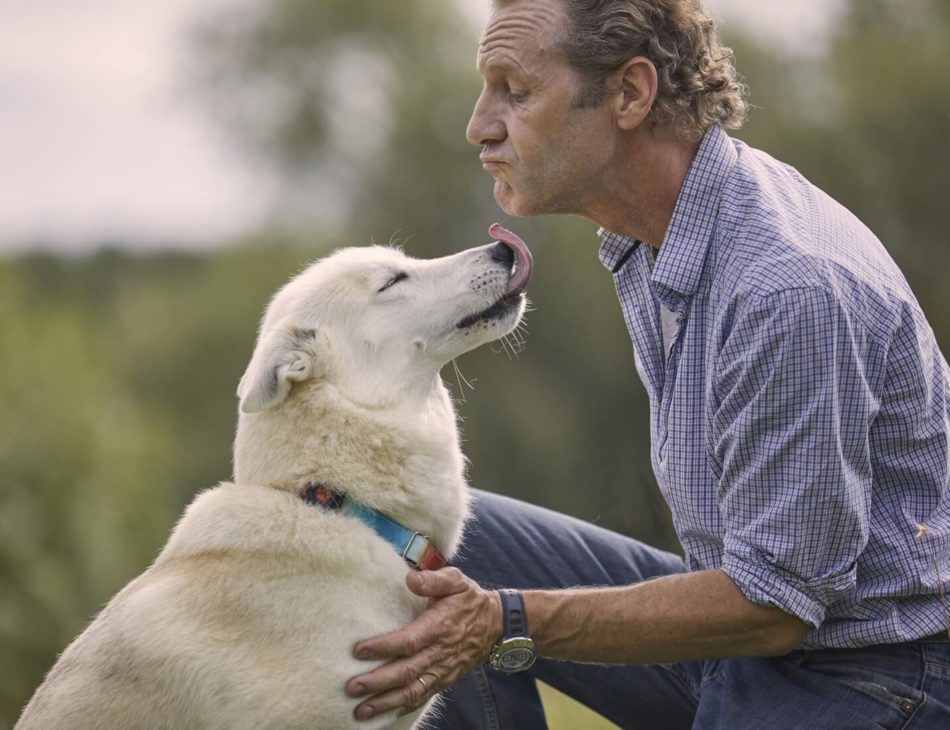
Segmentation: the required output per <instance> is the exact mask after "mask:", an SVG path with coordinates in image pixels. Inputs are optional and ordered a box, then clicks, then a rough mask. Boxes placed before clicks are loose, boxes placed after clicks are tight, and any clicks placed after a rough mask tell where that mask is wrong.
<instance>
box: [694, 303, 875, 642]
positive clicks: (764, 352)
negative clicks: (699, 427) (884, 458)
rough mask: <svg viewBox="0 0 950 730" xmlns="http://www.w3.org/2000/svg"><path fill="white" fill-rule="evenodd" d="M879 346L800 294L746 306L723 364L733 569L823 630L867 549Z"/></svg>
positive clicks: (848, 320) (721, 447) (760, 596)
mask: <svg viewBox="0 0 950 730" xmlns="http://www.w3.org/2000/svg"><path fill="white" fill-rule="evenodd" d="M874 346H875V343H874V342H872V341H871V340H870V339H869V336H868V335H867V333H866V329H865V328H864V327H862V326H861V324H860V322H857V321H856V320H855V319H854V318H853V317H852V316H850V315H849V313H848V312H847V311H846V310H845V309H844V308H843V306H842V305H841V303H840V302H839V301H838V300H837V299H836V297H835V296H834V295H833V294H832V293H829V292H826V291H823V290H820V289H808V288H803V289H793V290H786V291H780V292H775V293H770V294H766V295H762V294H749V295H747V296H746V297H744V298H743V299H742V300H740V301H739V302H738V304H737V306H736V308H735V310H734V312H733V319H732V322H731V324H730V325H729V327H728V328H727V330H726V331H725V332H724V339H723V341H722V344H721V348H720V351H719V354H718V359H717V362H716V373H715V383H714V391H713V392H714V394H715V397H716V406H715V410H714V417H713V419H712V424H711V439H710V445H711V449H712V451H713V454H712V457H713V461H714V464H715V467H716V471H717V472H718V475H719V483H718V491H717V500H718V504H719V509H720V511H721V513H722V518H723V523H724V538H723V562H722V569H723V570H724V571H725V572H726V574H728V575H729V577H730V578H732V580H733V581H734V582H735V583H736V584H737V585H738V587H739V589H740V590H741V591H742V593H743V594H744V595H745V596H746V598H748V599H749V600H750V601H752V602H753V603H757V604H762V605H768V606H774V607H776V608H779V609H781V610H783V611H785V612H787V613H789V614H792V615H794V616H797V617H798V618H800V619H802V620H803V621H805V622H806V623H808V624H810V625H811V626H813V627H817V626H819V625H820V624H821V623H822V621H823V620H824V617H825V613H826V610H827V607H828V606H830V605H832V604H834V603H835V602H836V601H838V600H839V599H840V598H842V597H843V596H844V595H846V594H847V593H848V592H849V591H851V590H853V588H854V586H855V583H856V561H857V558H858V555H859V554H860V553H861V552H862V550H863V549H864V547H865V545H866V544H867V540H868V524H869V510H870V501H871V494H870V490H871V471H872V470H871V458H870V449H869V428H870V424H871V422H872V421H873V418H874V415H875V413H876V411H877V400H876V397H875V395H874V384H873V383H872V382H870V381H869V376H868V371H867V367H866V362H867V360H868V353H869V352H870V350H871V349H872V348H873V347H874Z"/></svg>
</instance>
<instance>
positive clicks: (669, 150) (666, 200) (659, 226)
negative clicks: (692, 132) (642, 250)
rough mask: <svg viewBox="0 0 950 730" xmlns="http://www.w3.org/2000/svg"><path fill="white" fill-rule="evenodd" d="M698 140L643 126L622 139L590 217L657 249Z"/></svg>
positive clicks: (616, 231) (664, 234)
mask: <svg viewBox="0 0 950 730" xmlns="http://www.w3.org/2000/svg"><path fill="white" fill-rule="evenodd" d="M698 148H699V143H698V142H695V143H689V142H682V141H679V140H677V139H675V138H674V136H673V135H672V133H670V132H666V131H652V130H647V129H639V130H637V131H636V132H635V133H633V134H631V136H630V137H629V138H628V139H626V140H625V141H624V147H623V148H622V149H621V151H620V154H618V164H617V165H616V166H615V167H614V169H613V171H612V172H611V173H610V174H608V175H607V177H606V179H605V181H604V187H603V189H602V190H601V194H600V195H599V196H598V199H597V200H596V201H594V203H593V204H592V206H591V208H590V210H589V211H588V213H587V214H586V217H588V218H590V219H591V220H593V221H594V222H596V223H598V224H599V225H601V226H603V227H604V228H606V229H607V230H608V231H611V232H613V233H619V234H621V235H624V236H628V237H630V238H633V239H636V240H638V241H643V242H644V243H647V244H649V245H650V246H653V247H654V248H656V249H658V248H660V246H661V245H662V244H663V239H664V237H665V236H666V230H667V228H669V225H670V220H671V219H672V217H673V211H674V209H675V208H676V201H677V199H678V198H679V194H680V190H681V189H682V187H683V181H684V180H685V179H686V175H687V173H688V172H689V166H690V164H691V163H692V161H693V158H694V157H695V156H696V150H697V149H698Z"/></svg>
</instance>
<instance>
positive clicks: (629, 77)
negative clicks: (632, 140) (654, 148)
mask: <svg viewBox="0 0 950 730" xmlns="http://www.w3.org/2000/svg"><path fill="white" fill-rule="evenodd" d="M609 86H610V88H612V89H617V90H618V93H617V97H616V100H615V102H614V103H615V105H616V106H615V114H616V117H617V124H618V125H619V126H620V128H621V129H626V130H630V129H636V128H637V127H639V126H640V124H642V123H643V120H644V119H646V118H647V116H649V114H650V111H651V110H652V109H653V102H655V101H656V95H657V91H658V87H659V80H658V78H657V71H656V66H654V65H653V61H651V60H650V59H648V58H645V57H644V56H635V57H634V58H631V59H630V60H629V61H627V62H626V63H624V64H622V65H621V66H620V68H618V69H617V70H616V71H614V73H613V75H612V76H611V79H610V84H609Z"/></svg>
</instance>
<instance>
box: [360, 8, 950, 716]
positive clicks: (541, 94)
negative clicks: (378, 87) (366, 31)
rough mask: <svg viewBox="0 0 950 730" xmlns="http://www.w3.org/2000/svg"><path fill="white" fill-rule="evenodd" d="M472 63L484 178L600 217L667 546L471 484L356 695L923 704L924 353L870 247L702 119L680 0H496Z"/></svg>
mask: <svg viewBox="0 0 950 730" xmlns="http://www.w3.org/2000/svg"><path fill="white" fill-rule="evenodd" d="M478 68H479V71H480V73H481V74H482V76H483V78H484V82H485V83H484V87H483V90H482V93H481V95H480V97H479V99H478V101H477V103H476V105H475V109H474V112H473V115H472V119H471V122H470V124H469V128H468V138H469V141H470V142H472V143H473V144H475V145H477V146H479V147H481V149H482V153H481V160H482V163H483V166H484V167H485V168H486V170H488V172H490V173H491V174H492V176H493V177H494V179H495V188H494V194H495V198H496V200H497V201H498V203H499V205H500V206H501V207H502V208H503V209H504V210H505V211H506V212H508V213H510V214H512V215H523V216H526V215H539V214H544V213H570V214H574V215H580V216H584V217H586V218H589V219H591V220H593V221H596V222H597V223H598V224H600V225H601V226H602V229H601V238H602V242H601V248H600V258H601V260H602V262H603V263H604V264H605V265H606V266H607V267H608V268H609V269H610V270H611V271H612V273H613V275H614V280H615V284H616V288H617V293H618V295H619V298H620V302H621V305H622V308H623V311H624V316H625V319H626V322H627V325H628V328H629V330H630V334H631V337H632V340H633V343H634V350H635V354H636V363H637V369H638V371H639V373H640V376H641V378H642V380H643V382H644V384H645V386H646V388H647V391H648V393H649V396H650V415H651V434H652V444H651V456H652V461H653V467H654V471H655V473H656V476H657V480H658V483H659V485H660V488H661V490H662V492H663V494H664V496H665V497H666V499H667V501H668V502H669V505H670V508H671V510H672V514H673V520H674V525H675V527H676V530H677V534H678V536H679V538H680V541H681V542H682V545H683V549H684V552H685V556H686V557H685V561H682V560H680V559H679V558H678V557H676V556H673V555H670V554H666V553H663V552H660V551H657V550H654V549H651V548H649V547H647V546H644V545H642V544H640V543H637V542H635V541H633V540H629V539H627V538H624V537H621V536H618V535H614V534H612V533H608V532H606V531H604V530H601V529H598V528H596V527H594V526H590V525H586V524H583V523H580V522H578V521H575V520H571V519H568V518H565V517H562V516H559V515H556V514H553V513H550V512H547V511H544V510H541V509H538V508H534V507H530V506H528V505H524V504H520V503H517V502H514V501H512V500H506V499H504V498H501V497H494V496H491V495H487V494H482V493H479V494H478V495H477V499H476V503H475V513H476V516H475V520H474V523H473V525H472V527H471V530H470V533H469V537H468V539H467V542H466V545H467V548H466V550H465V554H464V556H463V558H462V560H461V562H459V563H458V564H457V566H458V569H455V568H448V569H445V570H442V571H437V572H427V573H412V574H410V575H409V576H408V578H407V584H408V585H409V588H410V589H411V590H412V591H414V592H415V593H417V594H419V595H421V596H426V597H429V598H431V599H432V601H431V603H430V608H429V609H428V610H427V611H426V612H424V613H423V614H422V615H421V616H420V617H419V618H418V619H417V620H416V621H415V622H413V623H412V624H411V625H409V626H407V627H406V628H405V629H403V630H402V631H399V632H396V633H394V634H391V635H389V636H384V637H376V638H373V639H368V640H367V641H364V642H361V643H360V644H359V645H357V646H356V647H355V649H354V651H355V653H356V656H358V657H361V658H374V659H380V658H382V659H387V660H389V661H388V662H387V663H386V664H384V665H383V666H382V667H380V668H379V669H377V670H375V671H373V672H369V673H367V674H365V675H362V676H359V677H355V678H353V679H352V680H351V681H350V683H349V684H348V685H347V691H348V692H349V693H350V694H351V695H353V696H356V697H363V698H365V700H364V701H363V702H362V703H361V704H360V706H359V707H358V708H357V711H356V714H357V717H358V718H368V717H372V716H375V715H378V714H380V713H383V712H387V711H391V710H393V709H397V708H402V707H407V706H408V707H414V706H417V705H418V704H420V703H421V702H422V701H423V699H424V698H426V697H428V696H430V694H431V693H432V692H435V691H439V690H443V689H446V688H448V687H450V686H451V685H453V684H454V683H455V682H456V681H457V680H458V679H459V678H461V677H465V679H464V681H462V682H459V683H458V684H456V685H455V687H453V689H452V690H451V691H449V692H448V693H446V694H447V697H448V700H447V702H446V704H445V708H444V713H443V714H444V717H443V718H442V719H441V720H440V722H441V723H442V725H441V726H443V727H449V728H464V727H473V728H474V727H496V728H536V727H544V726H545V724H544V717H543V712H542V711H541V709H540V705H539V702H538V695H537V691H536V689H535V686H534V678H535V677H538V678H541V679H543V680H545V681H546V682H548V683H550V684H552V685H554V686H555V687H558V688H560V689H562V690H563V691H566V692H568V693H569V694H572V695H574V696H575V697H577V698H579V699H580V700H581V701H583V702H584V703H585V704H588V705H589V706H591V707H593V708H594V709H595V710H597V711H599V712H601V713H602V714H604V715H605V716H607V717H608V718H609V719H611V720H613V721H614V722H616V723H617V724H618V725H620V726H621V727H624V728H631V727H642V728H689V727H697V728H728V729H730V730H735V729H736V728H761V727H766V726H769V727H772V728H802V727H815V728H845V727H853V728H867V727H895V728H896V727H910V726H913V727H950V628H948V617H947V612H946V606H945V604H944V602H943V598H942V596H943V591H944V590H945V589H946V588H947V581H948V579H950V566H948V564H947V557H948V549H950V486H948V485H950V400H948V399H950V368H948V366H947V363H946V361H945V359H944V358H943V356H942V355H941V353H940V352H939V350H938V348H937V345H936V343H935V340H934V337H933V333H932V332H931V330H930V328H929V326H928V325H927V322H926V320H925V319H924V316H923V314H922V313H921V311H920V308H919V306H918V305H917V302H916V300H915V299H914V297H913V295H912V293H911V292H910V290H909V288H908V286H907V284H906V282H905V280H904V278H903V276H902V275H901V274H900V272H899V271H898V269H897V268H896V266H895V265H894V263H893V262H892V261H891V260H890V258H889V257H888V255H887V253H886V252H885V250H884V249H883V247H882V246H881V244H880V243H879V242H878V241H877V240H876V239H875V238H874V236H873V235H872V234H871V233H870V232H869V231H868V230H867V229H866V228H864V227H863V226H862V225H861V224H860V223H859V222H858V221H857V220H856V219H854V218H853V216H851V215H850V214H849V213H848V212H847V211H846V210H844V209H843V208H842V207H841V206H839V205H838V204H836V203H835V202H834V201H832V200H830V199H829V198H828V197H827V196H825V195H824V194H822V193H821V192H820V191H819V190H817V189H815V188H814V187H813V186H811V185H810V184H809V183H808V182H807V181H805V180H804V179H803V178H802V177H801V176H800V175H799V174H798V173H797V172H796V171H795V170H793V169H791V168H789V167H787V166H785V165H783V164H781V163H779V162H777V161H775V160H774V159H772V158H770V157H768V156H767V155H765V154H764V153H761V152H758V151H756V150H752V149H750V148H748V147H746V146H745V145H743V144H741V143H739V142H735V141H733V140H731V139H730V138H729V137H727V136H726V134H725V132H724V131H723V127H724V126H725V127H737V126H739V125H740V124H741V122H742V119H743V116H744V112H745V104H744V102H743V100H742V95H741V88H740V86H739V85H738V84H737V83H736V80H735V74H734V70H733V68H732V66H731V63H730V61H729V53H728V50H727V49H723V48H722V47H721V46H720V44H719V41H718V38H717V35H716V31H715V28H714V26H713V24H712V21H711V20H710V19H709V18H708V16H707V15H706V13H705V11H704V10H703V9H702V7H701V6H700V3H699V0H613V1H610V0H511V1H501V0H499V1H498V2H496V3H495V4H494V7H493V10H492V14H491V17H490V19H489V21H488V25H487V27H486V29H485V31H484V34H483V35H482V38H481V42H480V45H479V53H478ZM647 579H649V580H647ZM585 585H586V586H612V587H598V588H568V589H562V587H568V586H585ZM480 586H481V587H480ZM494 588H513V589H520V593H518V592H517V591H513V592H501V591H495V590H492V589H494ZM525 620H526V624H525ZM528 638H530V639H532V640H533V647H534V651H536V653H537V656H538V657H539V659H538V661H537V663H536V664H534V666H533V667H531V668H530V669H529V670H528V671H523V672H519V671H508V672H506V671H498V670H495V669H490V668H487V667H485V666H484V663H485V662H486V660H487V659H488V658H489V657H490V656H491V657H492V661H493V664H494V665H496V666H498V667H500V669H501V670H518V669H527V668H528V666H529V665H530V663H531V659H532V653H533V652H532V648H531V644H532V642H531V641H528V640H527V639H528ZM511 647H515V648H514V649H512V648H511ZM557 660H570V661H557ZM606 665H614V666H606Z"/></svg>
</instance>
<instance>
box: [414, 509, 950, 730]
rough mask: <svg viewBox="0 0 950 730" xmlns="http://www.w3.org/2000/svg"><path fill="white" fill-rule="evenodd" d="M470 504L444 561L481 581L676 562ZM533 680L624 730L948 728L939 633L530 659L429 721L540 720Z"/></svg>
mask: <svg viewBox="0 0 950 730" xmlns="http://www.w3.org/2000/svg"><path fill="white" fill-rule="evenodd" d="M474 507H475V518H474V521H473V522H472V524H471V525H470V527H469V529H468V531H467V537H466V540H465V545H464V548H463V550H462V552H461V554H460V555H459V556H457V557H456V559H455V560H454V561H453V563H454V564H455V565H456V566H458V567H459V568H460V569H461V570H462V571H463V572H464V573H465V574H466V575H468V576H470V577H471V578H473V579H474V580H476V581H478V582H479V583H480V584H481V585H483V586H485V587H487V588H494V587H509V588H522V589H528V588H560V587H566V586H592V585H612V586H616V585H626V584H629V583H635V582H638V581H642V580H645V579H647V578H651V577H655V576H659V575H666V574H670V573H677V572H683V571H684V570H685V567H684V565H683V561H682V560H681V559H680V558H679V557H678V556H676V555H673V554H671V553H666V552H663V551H661V550H656V549H654V548H651V547H649V546H647V545H643V544H642V543H639V542H637V541H636V540H632V539H630V538H627V537H624V536H623V535H619V534H616V533H613V532H610V531H608V530H605V529H603V528H600V527H597V526H595V525H591V524H588V523H586V522H582V521H580V520H575V519H573V518H570V517H566V516H564V515H561V514H558V513H556V512H551V511H549V510H545V509H542V508H540V507H535V506H532V505H529V504H525V503H523V502H518V501H516V500H512V499H508V498H506V497H500V496H497V495H493V494H489V493H487V492H476V493H475V504H474ZM530 618H531V617H530V616H529V617H528V620H529V627H530ZM535 679H540V680H542V681H544V682H546V683H547V684H549V685H551V686H552V687H555V688H556V689H558V690H560V691H561V692H564V693H565V694H567V695H570V696H571V697H573V698H575V699H576V700H578V701H579V702H581V703H582V704H584V705H587V706H588V707H590V708H591V709H593V710H595V711H597V712H599V713H600V714H601V715H603V716H604V717H606V718H608V719H609V720H611V721H612V722H614V723H616V724H617V725H619V726H620V727H621V728H643V729H644V730H667V729H670V730H672V729H674V728H677V729H678V728H694V729H702V730H709V729H711V728H717V729H718V730H747V729H748V730H752V729H753V728H754V729H755V730H760V729H761V728H767V729H768V730H783V729H786V728H789V729H790V728H803V729H808V730H825V729H827V730H842V729H844V728H854V730H867V729H868V728H950V640H948V638H947V636H946V635H945V634H944V635H943V636H942V637H940V636H936V637H931V638H928V639H923V640H921V641H915V642H910V643H906V644H895V645H890V646H873V647H865V648H862V649H835V650H821V651H812V652H806V651H793V652H792V653H791V654H787V655H785V656H781V657H768V658H737V659H712V660H707V661H695V662H681V663H679V664H657V665H651V666H637V665H611V666H602V665H591V664H575V663H573V662H562V661H554V660H546V659H539V660H538V662H537V663H536V664H535V665H534V667H533V668H532V669H531V670H530V671H528V672H525V673H522V674H513V675H505V674H501V673H499V672H495V671H493V670H491V669H489V668H488V667H487V666H483V667H480V668H479V669H477V670H475V671H474V672H472V673H471V674H469V675H468V676H467V677H465V678H464V679H462V680H461V681H459V682H458V683H457V684H456V685H455V686H454V687H452V688H451V689H450V690H449V691H447V692H446V693H444V696H445V699H446V701H445V702H444V704H443V710H442V715H441V717H440V718H439V719H438V720H435V721H434V722H433V723H432V727H435V728H446V729H451V730H465V729H467V728H471V729H472V730H475V729H476V728H479V729H481V728H484V729H486V730H534V729H535V728H538V729H543V728H546V727H547V723H546V722H545V719H544V710H543V708H542V706H541V701H540V697H539V695H538V690H537V687H536V685H535Z"/></svg>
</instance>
